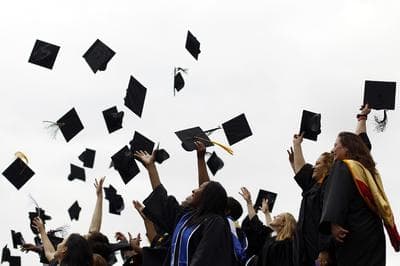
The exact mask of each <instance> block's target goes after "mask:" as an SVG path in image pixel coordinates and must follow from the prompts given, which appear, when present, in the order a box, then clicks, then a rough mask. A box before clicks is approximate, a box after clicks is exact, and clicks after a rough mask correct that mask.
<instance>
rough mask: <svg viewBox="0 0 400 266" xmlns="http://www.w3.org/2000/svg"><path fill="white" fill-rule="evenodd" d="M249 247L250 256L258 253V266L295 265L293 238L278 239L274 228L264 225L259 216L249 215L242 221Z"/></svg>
mask: <svg viewBox="0 0 400 266" xmlns="http://www.w3.org/2000/svg"><path fill="white" fill-rule="evenodd" d="M242 229H243V231H244V232H245V233H246V236H247V240H248V243H249V247H248V249H247V251H248V254H249V256H252V255H257V256H258V261H257V265H258V266H293V240H291V239H285V240H281V241H277V240H276V239H275V237H272V236H271V234H272V232H273V231H272V229H271V228H269V227H267V226H265V225H263V224H262V223H261V221H260V220H259V219H258V217H257V216H254V217H253V218H252V219H251V220H250V219H249V217H248V216H247V217H246V218H245V219H244V220H243V223H242Z"/></svg>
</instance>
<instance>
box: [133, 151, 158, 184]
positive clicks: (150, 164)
mask: <svg viewBox="0 0 400 266" xmlns="http://www.w3.org/2000/svg"><path fill="white" fill-rule="evenodd" d="M155 155H156V153H155V152H154V151H153V153H152V154H151V155H150V154H149V153H148V152H147V151H136V152H135V158H137V159H138V160H140V161H141V162H142V164H143V165H144V167H146V169H147V172H148V173H149V177H150V182H151V187H152V188H153V190H154V189H156V188H157V187H158V186H159V185H161V181H160V177H159V175H158V171H157V167H156V165H155V163H154V162H155V157H156V156H155Z"/></svg>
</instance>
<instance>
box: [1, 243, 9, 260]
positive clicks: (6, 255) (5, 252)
mask: <svg viewBox="0 0 400 266" xmlns="http://www.w3.org/2000/svg"><path fill="white" fill-rule="evenodd" d="M10 257H11V252H10V249H9V248H8V247H7V245H5V247H4V248H3V250H2V252H1V263H3V262H6V261H9V259H10Z"/></svg>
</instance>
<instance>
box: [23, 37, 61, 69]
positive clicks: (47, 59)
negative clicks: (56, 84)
mask: <svg viewBox="0 0 400 266" xmlns="http://www.w3.org/2000/svg"><path fill="white" fill-rule="evenodd" d="M59 50H60V46H57V45H54V44H51V43H47V42H44V41H40V40H36V42H35V45H34V46H33V49H32V53H31V56H30V57H29V61H28V62H29V63H32V64H35V65H38V66H42V67H45V68H48V69H52V68H53V65H54V62H55V61H56V57H57V54H58V51H59Z"/></svg>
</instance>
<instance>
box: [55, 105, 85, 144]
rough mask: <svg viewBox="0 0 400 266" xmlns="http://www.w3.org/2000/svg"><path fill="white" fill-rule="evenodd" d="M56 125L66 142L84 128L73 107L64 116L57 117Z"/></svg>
mask: <svg viewBox="0 0 400 266" xmlns="http://www.w3.org/2000/svg"><path fill="white" fill-rule="evenodd" d="M57 125H58V127H59V128H60V130H61V133H62V134H63V136H64V138H65V140H66V141H67V142H69V141H70V140H71V139H72V138H73V137H75V136H76V135H77V134H78V133H79V132H80V131H81V130H82V129H83V128H84V127H83V124H82V122H81V120H80V118H79V116H78V113H77V112H76V110H75V108H72V109H71V110H69V111H68V112H67V113H66V114H65V115H64V116H62V117H61V118H60V119H58V120H57Z"/></svg>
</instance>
